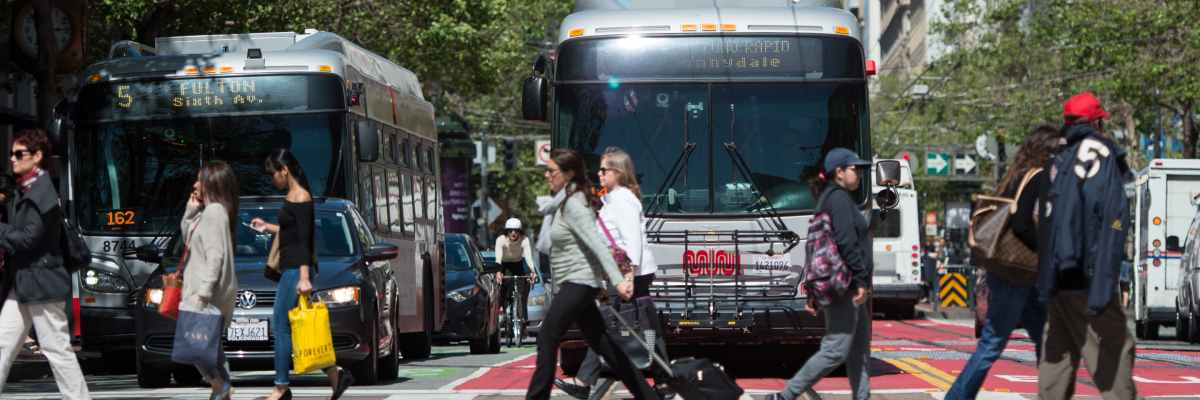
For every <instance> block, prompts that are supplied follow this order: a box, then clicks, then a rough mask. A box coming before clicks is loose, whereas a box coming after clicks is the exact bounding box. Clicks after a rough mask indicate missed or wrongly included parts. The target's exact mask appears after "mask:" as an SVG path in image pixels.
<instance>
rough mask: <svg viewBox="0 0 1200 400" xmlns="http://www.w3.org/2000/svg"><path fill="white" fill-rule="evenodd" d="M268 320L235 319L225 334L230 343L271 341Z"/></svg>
mask: <svg viewBox="0 0 1200 400" xmlns="http://www.w3.org/2000/svg"><path fill="white" fill-rule="evenodd" d="M267 321H268V320H267V319H266V318H234V319H233V323H231V324H229V330H228V331H226V332H225V340H228V341H230V342H249V341H267V340H269V339H270V337H269V333H270V330H269V329H268V328H269V327H268V322H267Z"/></svg>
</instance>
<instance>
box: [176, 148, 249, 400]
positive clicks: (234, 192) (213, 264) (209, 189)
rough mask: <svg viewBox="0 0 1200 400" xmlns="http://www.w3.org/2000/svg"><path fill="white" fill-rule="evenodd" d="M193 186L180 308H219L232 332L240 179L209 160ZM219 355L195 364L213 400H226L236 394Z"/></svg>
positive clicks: (222, 353) (186, 225) (185, 216)
mask: <svg viewBox="0 0 1200 400" xmlns="http://www.w3.org/2000/svg"><path fill="white" fill-rule="evenodd" d="M192 187H193V188H195V190H194V191H193V192H192V196H191V198H189V199H188V202H187V211H185V212H184V214H183V223H182V228H183V230H182V232H186V234H187V235H188V236H187V237H188V239H187V241H188V242H187V243H188V245H187V254H185V255H184V257H186V260H187V265H185V266H184V269H183V293H182V294H181V295H180V302H181V303H182V304H181V305H180V308H181V309H188V310H192V311H195V312H201V311H204V310H205V309H207V308H209V307H210V306H211V307H215V308H216V309H217V310H220V312H221V316H223V317H225V328H226V329H228V328H229V323H230V321H232V319H233V307H234V305H235V304H236V302H237V293H238V287H237V277H236V276H235V271H234V269H233V248H234V244H233V240H234V238H235V237H236V236H237V232H236V231H234V228H233V227H235V226H237V225H236V224H234V223H233V222H234V221H237V209H238V183H237V176H236V175H234V173H233V168H230V167H229V164H226V163H225V162H224V161H209V162H206V163H204V165H203V166H201V167H200V174H199V175H198V176H197V177H196V183H195V184H194V185H193V186H192ZM217 352H218V354H217V365H197V366H196V369H199V370H200V373H201V374H202V375H204V378H205V380H206V381H208V383H209V385H212V389H213V392H212V400H228V399H229V397H230V396H232V395H233V388H232V387H231V386H230V383H229V365H228V362H226V360H225V351H224V350H223V349H222V348H221V347H218V348H217Z"/></svg>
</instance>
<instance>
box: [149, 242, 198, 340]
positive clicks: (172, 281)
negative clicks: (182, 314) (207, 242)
mask: <svg viewBox="0 0 1200 400" xmlns="http://www.w3.org/2000/svg"><path fill="white" fill-rule="evenodd" d="M198 226H200V221H196V223H195V224H194V225H192V231H191V232H188V240H187V243H186V244H184V245H183V256H182V257H181V258H180V260H179V268H176V269H175V272H172V273H169V274H163V277H162V280H163V296H162V301H161V302H160V303H158V313H159V314H161V315H162V316H164V317H167V318H170V319H179V300H180V298H181V297H182V296H183V267H185V266H187V262H188V251H189V250H191V248H192V235H193V234H195V233H196V227H198Z"/></svg>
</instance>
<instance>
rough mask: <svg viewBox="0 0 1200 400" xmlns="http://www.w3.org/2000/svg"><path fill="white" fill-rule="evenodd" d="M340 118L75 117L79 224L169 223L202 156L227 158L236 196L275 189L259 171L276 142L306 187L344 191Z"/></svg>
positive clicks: (119, 227) (132, 226) (146, 227)
mask: <svg viewBox="0 0 1200 400" xmlns="http://www.w3.org/2000/svg"><path fill="white" fill-rule="evenodd" d="M344 119H345V116H344V114H338V113H328V114H325V113H323V114H298V115H258V116H247V117H213V118H190V119H168V120H142V121H123V122H116V123H103V124H90V125H81V126H80V128H79V131H78V133H76V135H75V146H76V148H79V149H89V151H81V152H78V153H77V155H76V163H75V164H74V168H75V170H74V173H75V174H74V178H73V179H72V184H73V185H74V187H73V190H74V197H75V199H76V201H75V202H74V203H75V211H76V217H77V220H78V221H79V227H80V229H81V230H84V231H89V232H97V231H120V232H160V231H168V232H169V231H173V230H176V227H177V226H178V224H179V216H180V215H182V214H183V209H184V203H185V202H186V201H187V198H188V196H189V195H190V194H191V192H192V184H193V183H194V182H195V181H196V171H197V170H198V167H199V166H200V164H201V163H203V162H205V161H208V160H223V161H226V162H228V163H230V165H231V166H232V167H233V168H234V170H235V171H236V172H237V177H238V184H239V186H240V187H239V189H240V194H241V195H242V196H250V195H278V194H283V193H284V192H283V190H281V189H277V188H275V186H274V185H272V184H271V181H270V176H268V175H267V174H266V173H264V171H263V160H265V159H266V156H267V154H268V153H270V152H271V151H274V150H276V149H281V148H282V149H289V150H290V151H291V152H292V153H293V154H295V155H296V157H297V158H298V159H299V160H300V163H301V164H302V165H303V166H304V169H305V171H304V172H305V175H307V177H308V182H309V186H310V187H311V191H312V193H313V195H316V196H325V197H345V188H344V187H345V183H344V182H343V181H344V175H345V173H344V171H343V168H341V165H343V164H344V162H345V160H343V159H341V157H340V154H341V152H342V129H343V128H342V125H343V121H344ZM114 213H116V218H114V216H113V214H114Z"/></svg>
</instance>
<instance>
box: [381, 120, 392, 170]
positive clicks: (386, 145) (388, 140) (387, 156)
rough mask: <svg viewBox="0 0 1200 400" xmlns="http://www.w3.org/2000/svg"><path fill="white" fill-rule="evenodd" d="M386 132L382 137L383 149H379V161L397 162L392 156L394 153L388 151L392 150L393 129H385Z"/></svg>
mask: <svg viewBox="0 0 1200 400" xmlns="http://www.w3.org/2000/svg"><path fill="white" fill-rule="evenodd" d="M384 132H385V133H383V134H382V135H380V136H383V147H380V148H379V161H383V162H388V161H392V160H395V157H393V156H392V153H391V152H390V151H388V149H391V148H392V136H393V135H392V133H391V132H392V129H391V128H385V130H384Z"/></svg>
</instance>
